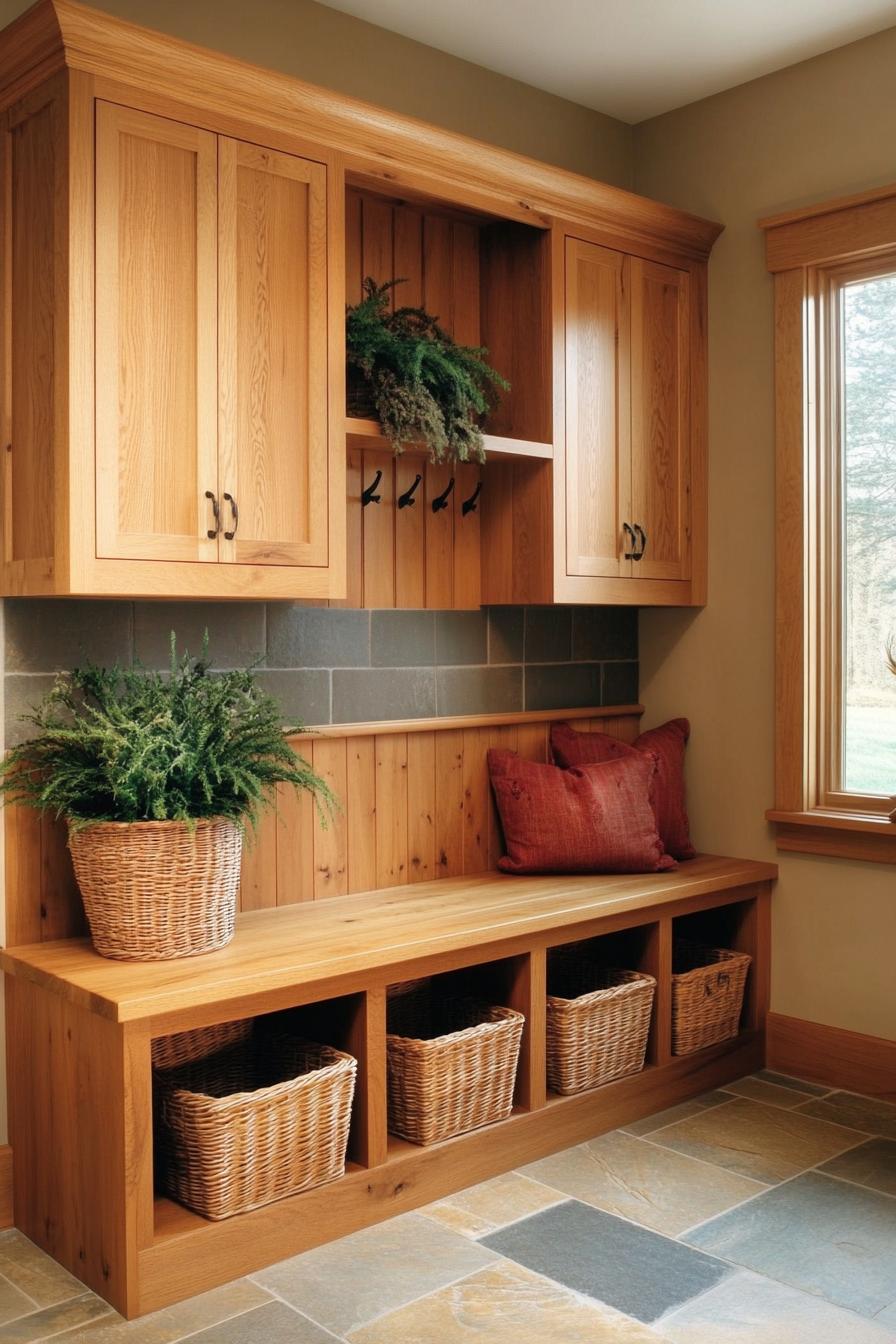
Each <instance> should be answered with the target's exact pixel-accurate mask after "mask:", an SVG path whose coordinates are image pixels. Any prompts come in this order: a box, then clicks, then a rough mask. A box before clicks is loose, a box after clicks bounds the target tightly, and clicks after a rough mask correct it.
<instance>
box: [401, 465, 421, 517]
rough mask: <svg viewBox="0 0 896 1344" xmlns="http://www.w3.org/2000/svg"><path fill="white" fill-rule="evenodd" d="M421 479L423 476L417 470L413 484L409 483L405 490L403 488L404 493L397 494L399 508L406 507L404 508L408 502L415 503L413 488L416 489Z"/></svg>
mask: <svg viewBox="0 0 896 1344" xmlns="http://www.w3.org/2000/svg"><path fill="white" fill-rule="evenodd" d="M422 480H423V477H422V476H421V475H420V473H419V471H418V472H417V477H416V479H415V481H414V484H413V485H409V486H408V488H407V490H405V492H404V494H403V495H399V496H398V507H399V508H400V509H406V508H407V507H408V505H409V504H416V503H417V501H416V499H415V498H414V492H415V490H416V489H417V486H418V485H419V484H420V482H421V481H422Z"/></svg>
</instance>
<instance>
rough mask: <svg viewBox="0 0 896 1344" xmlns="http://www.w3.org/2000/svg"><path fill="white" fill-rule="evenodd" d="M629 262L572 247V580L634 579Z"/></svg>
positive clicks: (568, 513) (582, 245)
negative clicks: (627, 540)
mask: <svg viewBox="0 0 896 1344" xmlns="http://www.w3.org/2000/svg"><path fill="white" fill-rule="evenodd" d="M627 271H628V259H627V258H626V257H624V256H623V255H622V253H620V252H614V251H611V250H610V249H608V248H605V247H597V246H596V245H595V244H593V243H587V242H583V241H582V240H581V239H578V238H567V240H566V293H565V319H566V472H565V479H564V480H563V482H562V483H558V484H562V487H563V488H564V492H565V501H566V507H565V530H566V572H567V574H571V575H576V576H581V577H611V576H614V577H617V578H618V577H619V576H620V575H625V574H629V573H631V567H632V566H631V561H630V560H626V559H624V558H623V556H624V553H625V551H626V550H628V549H630V548H629V547H626V546H624V544H623V539H622V535H621V530H622V522H623V520H624V519H628V518H629V517H630V516H631V510H630V500H631V444H630V420H629V380H628V363H629V313H628V307H627V303H626V293H625V284H626V277H627Z"/></svg>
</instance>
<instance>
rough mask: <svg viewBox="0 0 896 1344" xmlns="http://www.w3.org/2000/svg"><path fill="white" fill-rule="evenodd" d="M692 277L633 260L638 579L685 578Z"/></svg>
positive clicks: (634, 500) (634, 517) (634, 494)
mask: <svg viewBox="0 0 896 1344" xmlns="http://www.w3.org/2000/svg"><path fill="white" fill-rule="evenodd" d="M689 282H690V276H689V275H688V272H687V271H682V270H677V269H675V268H673V267H671V266H663V265H660V264H658V263H657V262H651V261H643V260H642V259H640V258H638V257H633V258H632V259H631V312H632V319H631V321H632V373H631V377H632V450H631V451H632V510H631V513H632V516H631V521H632V524H633V525H634V526H635V527H639V528H640V529H641V531H642V534H643V538H644V540H643V541H642V543H641V548H642V550H643V558H642V559H640V560H638V561H636V562H635V564H634V565H633V573H634V576H635V578H638V579H688V578H690V573H691V557H690V517H689V505H690V461H689V443H690V398H691V389H690V367H689V350H690V346H689V341H690V283H689Z"/></svg>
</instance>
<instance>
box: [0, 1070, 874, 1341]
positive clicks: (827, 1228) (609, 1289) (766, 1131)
mask: <svg viewBox="0 0 896 1344" xmlns="http://www.w3.org/2000/svg"><path fill="white" fill-rule="evenodd" d="M50 1339H51V1340H54V1341H56V1344H78V1342H79V1341H84V1344H177V1342H179V1341H181V1340H190V1341H191V1342H192V1344H334V1341H336V1342H337V1344H338V1342H339V1341H343V1342H345V1341H347V1342H348V1344H473V1341H475V1342H476V1344H604V1342H605V1341H607V1342H609V1341H613V1342H614V1344H616V1342H617V1341H618V1344H651V1341H652V1342H653V1344H662V1341H671V1342H672V1344H887V1341H890V1342H891V1344H896V1106H892V1105H888V1104H887V1103H885V1102H879V1101H872V1100H869V1099H868V1098H864V1097H857V1096H852V1095H851V1094H849V1093H845V1092H830V1091H828V1090H827V1089H826V1088H822V1087H817V1086H816V1085H814V1084H812V1083H803V1082H800V1081H799V1080H797V1079H793V1078H784V1077H782V1076H780V1075H777V1074H772V1073H769V1072H765V1071H764V1072H762V1073H759V1074H756V1075H755V1076H753V1077H750V1078H744V1079H742V1080H741V1081H740V1082H737V1083H733V1084H731V1085H730V1086H729V1087H726V1088H724V1089H721V1090H719V1091H716V1092H711V1093H707V1094H706V1095H705V1096H702V1097H697V1098H695V1099H694V1100H693V1101H688V1102H684V1103H683V1104H682V1105H680V1106H675V1107H673V1108H672V1109H671V1110H669V1111H664V1112H662V1113H661V1114H659V1115H654V1116H651V1117H649V1118H648V1119H645V1120H639V1121H637V1122H636V1123H634V1124H632V1125H629V1126H626V1127H625V1128H624V1129H621V1130H617V1131H615V1132H614V1133H612V1134H604V1135H602V1136H601V1137H600V1138H597V1139H594V1140H592V1141H591V1142H589V1143H583V1144H581V1145H579V1146H578V1147H576V1148H571V1149H568V1150H567V1151H566V1152H563V1153H558V1154H556V1155H555V1156H553V1157H549V1158H545V1159H544V1160H542V1161H540V1162H535V1163H533V1164H532V1165H531V1166H528V1167H525V1168H523V1169H522V1170H520V1171H517V1172H512V1173H510V1174H508V1175H507V1176H500V1177H497V1178H496V1179H495V1180H492V1181H486V1182H485V1183H484V1184H482V1185H478V1186H474V1187H473V1188H472V1189H470V1190H466V1191H463V1192H462V1193H461V1194H459V1195H455V1196H453V1197H452V1198H450V1199H446V1200H442V1201H440V1202H439V1203H437V1204H433V1205H430V1206H429V1207H428V1208H425V1209H421V1210H420V1211H419V1212H417V1213H411V1214H406V1215H404V1216H403V1217H400V1218H395V1219H393V1220H392V1221H391V1222H388V1223H383V1224H382V1225H380V1226H379V1227H373V1228H368V1229H367V1230H365V1231H363V1232H359V1233H357V1234H355V1235H354V1236H351V1237H346V1238H345V1239H343V1240H342V1241H338V1242H334V1243H333V1244H332V1245H329V1246H323V1247H321V1248H320V1249H318V1250H315V1251H310V1252H308V1253H307V1254H306V1255H302V1256H297V1257H296V1258H295V1259H292V1260H285V1261H283V1262H282V1263H281V1264H278V1265H273V1266H271V1267H270V1268H269V1269H266V1270H263V1271H261V1272H260V1273H258V1274H254V1275H252V1276H251V1277H250V1278H247V1279H241V1280H239V1281H238V1282H236V1283H232V1284H228V1285H227V1286H225V1287H223V1288H219V1289H216V1290H215V1291H214V1292H210V1293H204V1294H203V1295H202V1296H200V1297H196V1298H193V1299H191V1300H190V1301H189V1302H183V1303H180V1304H179V1305H178V1306H175V1307H169V1308H168V1309H167V1310H165V1311H161V1312H156V1313H155V1314H153V1315H152V1316H146V1317H144V1318H143V1319H142V1320H139V1321H131V1322H126V1321H122V1319H121V1317H119V1316H118V1315H117V1314H116V1313H115V1312H113V1311H112V1310H111V1309H110V1308H109V1307H108V1306H107V1305H106V1304H105V1303H104V1302H102V1301H101V1300H100V1299H99V1298H98V1297H95V1296H94V1295H93V1294H92V1293H89V1292H85V1291H84V1289H83V1286H82V1285H81V1284H79V1283H78V1282H77V1281H76V1280H75V1279H73V1278H71V1276H70V1275H68V1274H67V1273H66V1272H65V1271H64V1270H62V1269H60V1268H59V1267H58V1266H57V1265H56V1264H55V1263H54V1262H53V1261H52V1260H50V1259H48V1257H46V1256H45V1255H43V1254H42V1252H40V1251H38V1250H37V1249H36V1248H35V1247H34V1246H32V1245H31V1243H30V1242H28V1241H26V1240H25V1238H24V1237H22V1236H21V1235H20V1233H18V1232H15V1231H7V1232H3V1233H0V1341H5V1342H6V1344H37V1341H39V1340H50Z"/></svg>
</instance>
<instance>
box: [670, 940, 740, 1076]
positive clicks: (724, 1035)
mask: <svg viewBox="0 0 896 1344" xmlns="http://www.w3.org/2000/svg"><path fill="white" fill-rule="evenodd" d="M750 961H751V958H750V957H749V956H747V954H746V953H745V952H732V951H729V950H728V949H727V948H724V947H704V946H703V944H702V943H691V942H687V941H685V940H683V939H676V940H675V944H674V947H673V953H672V1053H673V1055H691V1054H693V1052H694V1051H695V1050H703V1049H704V1048H705V1047H706V1046H707V1045H715V1044H716V1043H717V1042H718V1041H728V1040H730V1039H731V1038H732V1037H733V1036H736V1035H737V1033H738V1031H739V1030H740V1015H741V1010H742V1008H743V1002H744V986H745V985H746V982H747V971H748V970H749V969H750Z"/></svg>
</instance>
